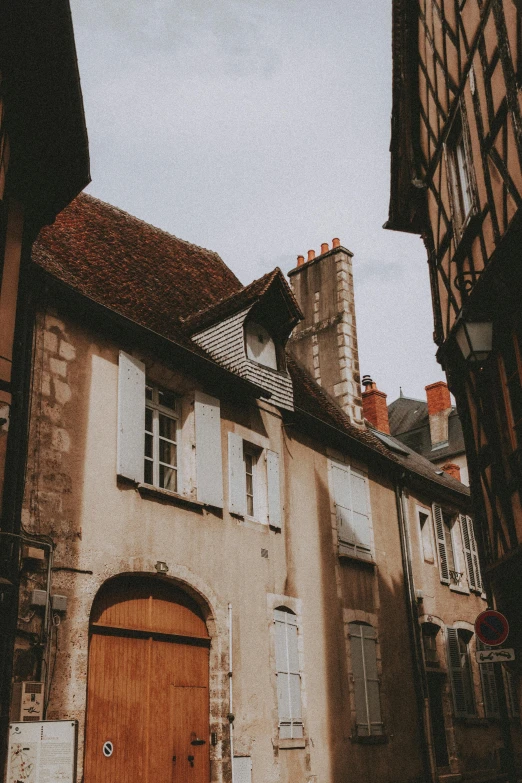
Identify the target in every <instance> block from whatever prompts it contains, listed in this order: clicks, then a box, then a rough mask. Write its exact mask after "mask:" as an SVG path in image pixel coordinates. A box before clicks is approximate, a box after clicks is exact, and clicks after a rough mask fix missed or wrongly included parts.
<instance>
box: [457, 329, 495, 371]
mask: <svg viewBox="0 0 522 783" xmlns="http://www.w3.org/2000/svg"><path fill="white" fill-rule="evenodd" d="M455 338H456V340H457V343H458V346H459V348H460V350H461V351H462V355H463V357H464V359H465V360H466V361H467V362H470V363H473V364H481V363H482V362H485V361H486V359H487V358H488V356H489V355H490V353H491V350H492V348H493V324H492V322H491V321H466V320H464V319H462V320H461V321H460V323H459V325H458V327H457V331H456V333H455Z"/></svg>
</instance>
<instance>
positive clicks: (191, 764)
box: [187, 756, 194, 767]
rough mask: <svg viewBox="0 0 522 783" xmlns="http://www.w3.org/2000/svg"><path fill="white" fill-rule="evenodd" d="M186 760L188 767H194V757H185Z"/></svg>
mask: <svg viewBox="0 0 522 783" xmlns="http://www.w3.org/2000/svg"><path fill="white" fill-rule="evenodd" d="M187 759H188V760H189V761H190V766H191V767H193V766H194V756H187Z"/></svg>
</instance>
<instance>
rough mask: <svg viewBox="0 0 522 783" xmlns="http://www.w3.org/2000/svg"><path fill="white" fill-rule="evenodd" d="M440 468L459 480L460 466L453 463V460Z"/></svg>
mask: <svg viewBox="0 0 522 783" xmlns="http://www.w3.org/2000/svg"><path fill="white" fill-rule="evenodd" d="M442 470H443V471H444V473H447V474H448V475H449V476H453V478H454V479H457V481H460V480H461V479H460V468H459V466H458V465H455V463H454V462H446V464H445V465H443V466H442Z"/></svg>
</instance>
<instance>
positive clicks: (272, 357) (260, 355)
mask: <svg viewBox="0 0 522 783" xmlns="http://www.w3.org/2000/svg"><path fill="white" fill-rule="evenodd" d="M245 341H246V353H247V357H248V358H249V359H252V361H254V362H257V363H258V364H262V365H264V366H265V367H270V368H271V369H272V370H277V351H276V346H275V343H274V341H273V339H272V338H271V337H270V335H269V333H268V332H267V330H266V329H265V327H264V326H261V324H257V323H256V322H255V321H248V323H247V324H246V326H245Z"/></svg>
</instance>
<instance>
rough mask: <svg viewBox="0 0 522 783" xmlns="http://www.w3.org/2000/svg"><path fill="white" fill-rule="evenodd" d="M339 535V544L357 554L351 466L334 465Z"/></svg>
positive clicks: (349, 551) (333, 473)
mask: <svg viewBox="0 0 522 783" xmlns="http://www.w3.org/2000/svg"><path fill="white" fill-rule="evenodd" d="M332 477H333V487H334V500H335V512H336V516H337V535H338V537H339V544H340V545H341V546H342V548H344V550H345V551H346V552H347V553H348V554H355V543H356V537H355V530H354V529H353V523H352V490H351V485H350V468H349V467H348V466H344V465H343V466H341V465H332Z"/></svg>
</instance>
